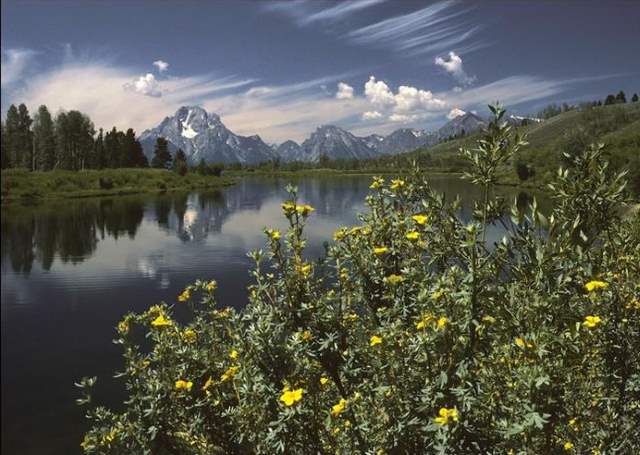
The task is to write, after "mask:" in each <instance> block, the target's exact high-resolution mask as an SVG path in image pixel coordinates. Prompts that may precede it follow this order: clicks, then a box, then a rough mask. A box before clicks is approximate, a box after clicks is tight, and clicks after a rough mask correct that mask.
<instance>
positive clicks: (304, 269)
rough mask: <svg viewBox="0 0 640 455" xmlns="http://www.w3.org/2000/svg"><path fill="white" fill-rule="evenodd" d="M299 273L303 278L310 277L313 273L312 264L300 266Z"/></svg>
mask: <svg viewBox="0 0 640 455" xmlns="http://www.w3.org/2000/svg"><path fill="white" fill-rule="evenodd" d="M298 272H299V273H300V274H301V275H302V276H308V275H309V274H310V273H311V264H304V265H299V266H298Z"/></svg>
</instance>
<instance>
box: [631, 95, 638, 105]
mask: <svg viewBox="0 0 640 455" xmlns="http://www.w3.org/2000/svg"><path fill="white" fill-rule="evenodd" d="M631 102H632V103H637V102H638V94H637V93H634V94H633V96H632V97H631Z"/></svg>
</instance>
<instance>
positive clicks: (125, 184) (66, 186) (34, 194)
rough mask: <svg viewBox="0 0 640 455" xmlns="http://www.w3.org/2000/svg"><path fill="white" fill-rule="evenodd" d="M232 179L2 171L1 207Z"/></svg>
mask: <svg viewBox="0 0 640 455" xmlns="http://www.w3.org/2000/svg"><path fill="white" fill-rule="evenodd" d="M232 183H233V179H229V178H225V177H213V176H209V175H207V176H202V175H199V174H196V173H189V174H187V175H186V176H185V177H181V176H179V175H177V174H176V173H175V172H171V171H168V170H165V169H103V170H99V171H98V170H86V171H80V172H76V171H51V172H28V171H27V170H25V169H8V170H3V171H2V203H3V204H4V203H5V202H23V201H26V202H32V201H39V200H42V199H53V198H65V197H90V196H107V195H116V194H133V193H145V192H162V191H175V190H185V191H189V190H192V189H194V188H217V187H221V186H224V185H230V184H232Z"/></svg>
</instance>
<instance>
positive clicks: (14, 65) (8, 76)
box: [0, 49, 37, 87]
mask: <svg viewBox="0 0 640 455" xmlns="http://www.w3.org/2000/svg"><path fill="white" fill-rule="evenodd" d="M36 54H37V52H35V51H33V50H31V49H6V50H5V49H2V62H1V63H2V65H1V66H0V71H1V74H0V81H1V82H0V83H1V85H2V87H5V86H9V85H12V84H15V83H16V82H18V81H20V79H21V78H22V76H23V74H24V71H25V70H26V69H27V66H28V65H29V63H31V60H32V59H33V57H34V56H35V55H36Z"/></svg>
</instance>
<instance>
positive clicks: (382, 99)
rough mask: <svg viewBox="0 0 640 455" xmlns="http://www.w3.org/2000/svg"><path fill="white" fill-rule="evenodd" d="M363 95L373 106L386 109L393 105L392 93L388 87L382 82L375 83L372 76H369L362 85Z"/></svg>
mask: <svg viewBox="0 0 640 455" xmlns="http://www.w3.org/2000/svg"><path fill="white" fill-rule="evenodd" d="M364 95H365V96H366V97H367V99H368V100H369V101H370V102H371V104H373V105H374V106H379V107H386V106H393V105H394V104H395V100H394V98H393V92H392V91H391V89H390V88H389V86H388V85H387V84H385V82H384V81H376V78H375V77H374V76H370V77H369V80H368V81H367V82H366V83H365V84H364Z"/></svg>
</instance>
